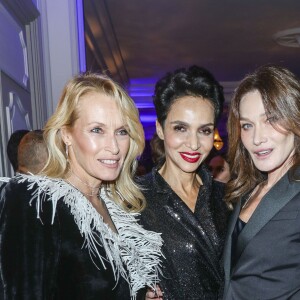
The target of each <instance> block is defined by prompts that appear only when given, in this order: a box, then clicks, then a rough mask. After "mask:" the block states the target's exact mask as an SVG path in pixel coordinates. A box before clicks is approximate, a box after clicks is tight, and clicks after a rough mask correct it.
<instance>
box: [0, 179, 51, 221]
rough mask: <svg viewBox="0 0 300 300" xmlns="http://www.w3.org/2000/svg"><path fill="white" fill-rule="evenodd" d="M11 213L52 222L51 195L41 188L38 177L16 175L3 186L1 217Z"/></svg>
mask: <svg viewBox="0 0 300 300" xmlns="http://www.w3.org/2000/svg"><path fill="white" fill-rule="evenodd" d="M11 213H12V214H15V215H22V218H23V217H25V216H27V217H28V218H32V219H35V220H37V219H39V220H40V221H42V222H43V223H45V222H46V223H48V222H49V223H51V222H52V221H51V220H52V219H53V214H54V210H53V203H52V201H51V196H50V195H49V194H47V192H46V191H45V190H43V186H42V185H41V184H40V183H39V180H38V177H35V176H31V175H30V176H23V175H17V176H15V177H13V178H12V179H11V180H10V181H9V182H8V183H7V184H6V185H5V186H4V188H3V190H2V192H1V199H0V214H1V218H2V217H4V218H5V215H7V214H11ZM40 221H39V222H40Z"/></svg>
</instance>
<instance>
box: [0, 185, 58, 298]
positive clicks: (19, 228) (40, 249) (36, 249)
mask: <svg viewBox="0 0 300 300" xmlns="http://www.w3.org/2000/svg"><path fill="white" fill-rule="evenodd" d="M30 198H31V192H28V191H27V186H26V183H16V181H15V180H12V181H11V182H10V183H8V184H7V186H6V187H5V189H4V191H3V193H2V195H1V199H0V270H1V282H0V291H1V293H3V294H2V295H1V296H4V298H5V299H28V300H29V299H32V300H34V299H45V298H47V299H48V298H52V297H51V295H52V294H51V293H53V292H54V287H55V280H54V276H55V272H56V266H57V253H58V251H57V250H58V245H59V243H58V234H57V226H53V225H51V224H50V214H51V212H52V208H50V207H48V206H50V205H51V203H50V202H48V203H45V204H44V205H43V212H42V214H41V218H42V219H43V223H44V224H42V223H41V220H39V219H37V212H36V207H35V203H32V206H30V204H29V201H30ZM47 214H49V216H48V215H47ZM48 220H49V221H48ZM1 296H0V298H1Z"/></svg>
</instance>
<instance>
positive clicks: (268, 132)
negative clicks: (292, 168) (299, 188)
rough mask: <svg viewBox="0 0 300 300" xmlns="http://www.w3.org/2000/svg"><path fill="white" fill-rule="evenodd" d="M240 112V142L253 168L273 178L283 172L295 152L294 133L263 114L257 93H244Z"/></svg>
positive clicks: (261, 103) (260, 100) (260, 99)
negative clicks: (250, 159) (251, 161)
mask: <svg viewBox="0 0 300 300" xmlns="http://www.w3.org/2000/svg"><path fill="white" fill-rule="evenodd" d="M239 111H240V124H241V139H242V143H243V145H244V146H245V148H246V149H247V151H248V152H249V154H250V156H251V158H252V160H253V162H254V165H255V166H256V168H257V169H259V170H260V171H262V172H267V173H268V174H269V175H272V176H274V175H275V176H277V175H280V174H281V175H282V174H283V173H285V171H286V170H287V168H286V167H287V166H288V165H289V162H290V158H291V157H292V155H293V153H294V150H295V147H294V137H295V136H294V134H293V133H291V132H287V131H286V130H284V128H283V127H281V126H280V125H279V124H276V120H273V118H272V116H267V115H266V112H265V109H264V106H263V102H262V98H261V95H260V93H259V92H258V91H257V90H256V91H253V92H249V93H247V94H245V96H244V97H243V98H242V99H241V102H240V107H239ZM272 123H273V124H272ZM272 125H273V126H272ZM274 125H275V127H276V129H275V127H274Z"/></svg>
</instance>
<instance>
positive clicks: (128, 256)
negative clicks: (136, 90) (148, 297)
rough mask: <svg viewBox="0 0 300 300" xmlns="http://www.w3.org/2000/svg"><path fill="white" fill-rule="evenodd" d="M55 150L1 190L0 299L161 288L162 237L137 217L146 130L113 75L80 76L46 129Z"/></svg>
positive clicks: (125, 296) (109, 295) (77, 298)
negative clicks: (38, 166)
mask: <svg viewBox="0 0 300 300" xmlns="http://www.w3.org/2000/svg"><path fill="white" fill-rule="evenodd" d="M44 137H45V141H46V144H47V149H48V154H49V158H48V161H47V162H45V163H46V166H45V167H44V169H43V170H42V171H41V172H40V173H39V174H38V175H25V174H18V175H17V176H15V177H13V178H12V179H11V180H10V181H9V182H8V183H7V184H6V185H5V187H4V188H3V190H2V192H1V198H0V228H1V231H0V270H1V276H0V299H7V300H8V299H20V300H21V299H30V300H42V299H49V300H50V299H51V300H59V299H72V300H94V299H99V300H100V299H102V300H104V299H105V300H108V299H109V300H116V299H120V300H129V299H136V297H137V294H138V290H140V289H141V288H142V287H144V286H152V287H155V284H156V283H157V277H158V272H159V269H160V267H159V263H160V247H161V243H162V241H161V237H160V235H159V234H157V233H154V232H150V231H146V230H145V229H143V228H142V227H141V226H140V225H139V224H138V223H137V221H136V218H135V217H136V216H137V212H138V211H140V210H141V209H142V208H143V206H144V205H145V202H144V197H143V195H142V193H141V192H140V191H139V189H138V187H137V185H136V184H135V182H134V181H133V173H134V170H135V168H136V166H137V160H136V158H137V156H138V155H139V154H141V152H142V151H143V146H144V133H143V128H142V125H141V123H140V120H139V115H138V110H137V109H136V107H135V106H134V103H133V100H132V99H131V98H130V97H128V95H127V94H126V93H125V92H124V90H123V89H122V88H121V87H120V86H118V85H117V84H116V83H115V82H113V81H112V80H111V79H110V78H108V77H106V76H104V75H99V74H83V75H79V76H76V77H75V78H73V79H72V80H70V82H68V84H67V85H66V86H65V88H64V90H63V93H62V96H61V99H60V101H59V104H58V107H57V109H56V111H55V113H54V114H53V115H52V117H50V119H49V120H48V122H47V124H46V127H45V128H44Z"/></svg>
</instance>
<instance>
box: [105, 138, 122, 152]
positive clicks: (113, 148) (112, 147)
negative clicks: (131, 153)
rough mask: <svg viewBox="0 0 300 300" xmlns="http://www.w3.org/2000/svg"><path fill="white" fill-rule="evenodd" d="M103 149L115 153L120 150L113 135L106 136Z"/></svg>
mask: <svg viewBox="0 0 300 300" xmlns="http://www.w3.org/2000/svg"><path fill="white" fill-rule="evenodd" d="M105 150H106V151H109V152H111V153H112V154H114V155H117V154H118V153H119V152H120V148H119V144H118V141H117V139H116V137H115V136H111V137H107V141H106V146H105Z"/></svg>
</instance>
